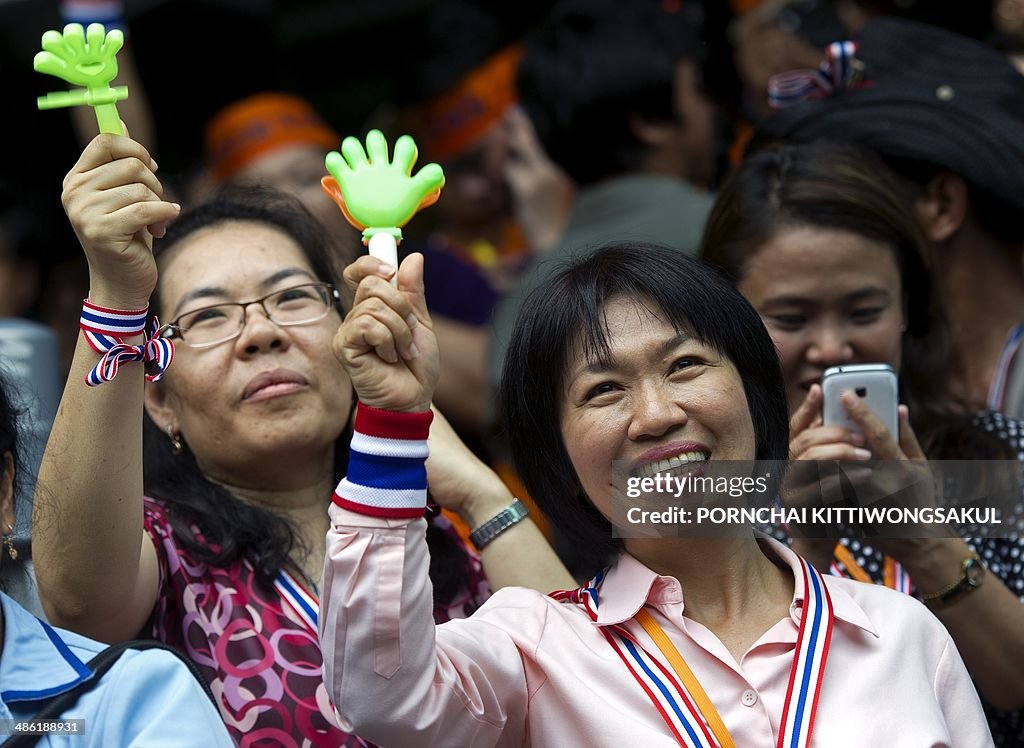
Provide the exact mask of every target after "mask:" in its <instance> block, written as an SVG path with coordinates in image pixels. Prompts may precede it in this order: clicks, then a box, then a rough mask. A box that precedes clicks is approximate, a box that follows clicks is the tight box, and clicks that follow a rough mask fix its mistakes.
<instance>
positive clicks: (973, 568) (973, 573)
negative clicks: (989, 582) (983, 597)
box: [964, 558, 985, 587]
mask: <svg viewBox="0 0 1024 748" xmlns="http://www.w3.org/2000/svg"><path fill="white" fill-rule="evenodd" d="M964 577H965V578H966V579H967V584H969V585H971V586H972V587H980V586H981V580H982V579H984V578H985V567H984V566H982V564H981V562H980V561H978V560H977V559H973V558H971V559H968V560H967V563H966V564H965V565H964Z"/></svg>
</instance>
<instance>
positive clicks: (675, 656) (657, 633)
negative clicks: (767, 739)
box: [636, 608, 736, 748]
mask: <svg viewBox="0 0 1024 748" xmlns="http://www.w3.org/2000/svg"><path fill="white" fill-rule="evenodd" d="M636 620H637V622H638V623H639V624H640V625H641V626H643V627H644V631H646V632H647V635H648V636H650V637H651V639H652V640H653V641H654V643H655V644H656V645H657V646H658V649H660V650H661V653H662V654H663V655H665V659H666V660H668V664H669V665H671V666H672V669H673V670H675V671H676V675H678V676H679V680H681V681H682V682H683V688H685V689H686V691H687V693H689V694H690V697H691V698H692V699H693V700H694V702H696V705H697V708H698V709H699V710H700V713H701V714H702V715H704V720H705V721H706V722H707V723H708V727H710V728H711V732H713V733H714V734H715V739H716V740H717V741H718V745H719V746H721V748H736V742H735V741H734V740H733V739H732V736H731V735H730V734H729V730H728V728H726V726H725V723H724V722H722V718H721V716H720V715H719V714H718V710H717V709H715V705H714V704H713V703H711V699H709V698H708V695H707V693H705V691H704V689H703V687H701V685H700V681H698V680H697V677H696V676H695V675H694V674H693V671H692V670H690V666H689V665H687V664H686V660H684V659H683V656H682V655H681V654H679V650H678V649H676V647H675V645H674V644H673V643H672V642H671V641H670V640H669V638H668V634H666V633H665V630H664V629H663V628H661V626H659V625H658V622H657V621H655V620H654V617H653V616H652V615H651V614H650V613H648V612H647V611H646V610H645V609H644V608H641V609H640V610H639V611H638V612H637V614H636Z"/></svg>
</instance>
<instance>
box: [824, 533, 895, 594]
mask: <svg viewBox="0 0 1024 748" xmlns="http://www.w3.org/2000/svg"><path fill="white" fill-rule="evenodd" d="M829 571H830V572H831V573H832V575H833V576H836V577H849V578H850V579H856V580H857V581H858V582H867V583H868V584H875V580H874V579H872V577H871V575H870V574H868V573H867V572H866V571H864V567H862V566H861V565H860V564H858V563H857V559H856V558H854V557H853V554H852V553H850V549H849V548H847V547H846V546H845V545H843V544H842V543H836V549H835V558H834V559H833V560H832V566H831V567H830V569H829ZM882 584H883V585H884V586H886V587H888V588H889V589H891V590H896V591H897V592H903V593H905V594H907V595H909V594H910V593H911V591H912V590H913V587H914V583H913V580H911V578H910V574H908V573H907V570H906V569H905V568H904V567H903V564H901V563H900V562H899V561H897V560H896V559H894V558H893V557H892V556H886V557H885V566H884V568H883V570H882Z"/></svg>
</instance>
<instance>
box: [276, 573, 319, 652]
mask: <svg viewBox="0 0 1024 748" xmlns="http://www.w3.org/2000/svg"><path fill="white" fill-rule="evenodd" d="M274 589H276V590H277V594H279V595H280V596H281V600H282V602H284V604H285V605H287V606H288V607H289V608H291V610H292V612H293V613H294V614H295V617H296V618H297V619H298V620H299V622H301V623H302V624H303V625H304V627H305V628H306V629H307V630H308V631H309V632H310V633H311V634H313V636H319V631H318V629H317V622H318V619H319V615H320V601H319V600H318V599H317V597H316V595H314V594H313V593H312V592H309V591H308V590H307V589H306V588H305V587H303V586H302V585H301V584H299V583H298V582H297V581H296V580H295V577H293V576H292V575H291V574H289V573H288V572H287V571H285V570H284V568H281V569H280V570H278V572H277V577H276V578H275V579H274Z"/></svg>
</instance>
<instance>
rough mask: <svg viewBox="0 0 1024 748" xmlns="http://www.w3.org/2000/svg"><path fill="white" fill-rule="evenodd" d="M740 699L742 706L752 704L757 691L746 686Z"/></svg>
mask: <svg viewBox="0 0 1024 748" xmlns="http://www.w3.org/2000/svg"><path fill="white" fill-rule="evenodd" d="M740 701H741V702H743V706H753V705H754V704H756V703H757V692H756V691H754V690H752V689H749V688H748V689H747V690H746V691H744V692H743V695H742V696H741V697H740Z"/></svg>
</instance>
